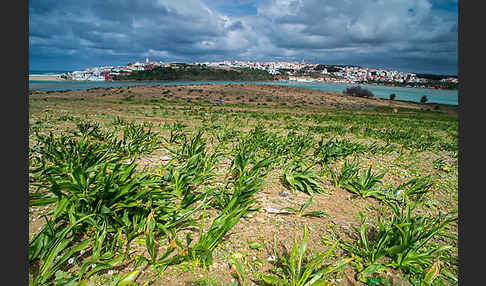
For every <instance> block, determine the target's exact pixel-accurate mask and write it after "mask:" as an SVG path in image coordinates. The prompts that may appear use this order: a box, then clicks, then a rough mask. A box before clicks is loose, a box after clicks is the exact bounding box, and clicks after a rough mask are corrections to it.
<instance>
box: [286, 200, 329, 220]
mask: <svg viewBox="0 0 486 286" xmlns="http://www.w3.org/2000/svg"><path fill="white" fill-rule="evenodd" d="M312 198H313V197H312V196H311V197H310V198H309V199H307V201H305V203H304V204H302V206H301V207H300V208H299V209H298V210H296V209H294V208H291V207H285V208H282V210H283V211H287V212H289V213H291V214H295V215H296V216H298V217H302V216H312V217H323V216H324V215H326V212H324V211H311V212H304V211H305V210H306V209H307V208H308V207H309V206H310V205H311V204H312Z"/></svg>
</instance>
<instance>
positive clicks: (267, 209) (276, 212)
mask: <svg viewBox="0 0 486 286" xmlns="http://www.w3.org/2000/svg"><path fill="white" fill-rule="evenodd" d="M264 210H265V211H266V212H267V213H270V214H278V213H280V210H279V209H276V208H265V209H264Z"/></svg>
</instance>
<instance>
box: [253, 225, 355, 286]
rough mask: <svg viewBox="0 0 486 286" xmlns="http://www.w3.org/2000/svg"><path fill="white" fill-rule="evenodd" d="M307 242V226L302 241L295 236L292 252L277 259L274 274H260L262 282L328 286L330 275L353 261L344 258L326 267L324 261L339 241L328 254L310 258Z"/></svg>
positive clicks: (300, 285)
mask: <svg viewBox="0 0 486 286" xmlns="http://www.w3.org/2000/svg"><path fill="white" fill-rule="evenodd" d="M307 240H308V231H307V225H305V226H304V237H303V239H302V241H301V242H298V241H297V234H295V236H294V244H293V246H292V250H291V252H290V253H286V252H284V253H283V255H280V256H279V257H276V261H275V268H274V269H272V270H271V272H272V274H264V273H260V275H259V276H260V278H261V280H262V281H263V282H265V283H268V284H270V285H289V286H290V285H292V286H304V285H308V286H312V285H327V283H329V282H328V279H329V274H331V273H338V272H340V271H342V270H343V268H344V266H345V265H346V264H347V263H349V262H350V261H351V260H352V258H344V259H341V260H339V261H337V262H335V263H333V264H330V265H325V266H324V265H323V264H324V260H325V259H327V258H328V257H329V256H330V255H331V253H332V252H333V251H334V249H335V248H336V246H337V244H338V241H336V242H335V243H334V244H333V245H332V246H331V247H330V248H329V249H328V250H327V251H326V252H323V253H320V254H318V255H316V256H314V257H308V256H306V255H305V254H306V251H307Z"/></svg>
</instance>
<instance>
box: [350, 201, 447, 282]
mask: <svg viewBox="0 0 486 286" xmlns="http://www.w3.org/2000/svg"><path fill="white" fill-rule="evenodd" d="M418 203H419V202H414V203H409V204H406V205H401V204H399V203H398V202H396V201H392V202H388V201H386V205H387V206H388V207H389V208H390V209H391V210H392V215H391V217H389V218H387V217H385V216H384V215H380V216H379V218H378V228H377V229H373V231H372V232H368V226H367V224H366V222H365V219H364V216H362V217H361V229H360V230H359V231H358V232H359V239H358V240H357V241H356V243H355V244H348V243H345V244H344V245H343V246H342V248H343V249H345V250H346V251H348V252H349V253H352V254H354V255H357V256H358V257H360V259H361V261H358V270H359V271H360V273H359V279H360V280H361V281H363V282H364V281H366V279H367V277H369V276H370V275H371V274H373V273H377V272H381V271H383V270H385V269H386V267H393V268H396V269H401V270H403V271H405V272H406V273H410V274H412V275H413V276H418V277H422V278H423V277H424V275H425V269H426V268H427V267H431V266H432V265H433V261H434V259H436V256H435V255H438V254H440V253H442V252H444V251H446V250H447V249H449V248H450V246H448V245H436V244H433V243H429V242H430V241H431V239H433V238H434V237H436V236H438V235H440V231H441V230H443V229H444V228H445V227H446V226H448V225H449V224H450V223H452V222H453V221H455V220H457V217H455V216H454V214H455V213H456V211H451V212H449V213H446V214H439V216H437V217H435V218H428V217H424V216H420V215H413V214H412V212H413V210H414V209H415V208H416V207H417V205H418ZM383 257H387V258H388V259H389V260H382V259H381V258H383Z"/></svg>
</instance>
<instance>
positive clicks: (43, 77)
mask: <svg viewBox="0 0 486 286" xmlns="http://www.w3.org/2000/svg"><path fill="white" fill-rule="evenodd" d="M29 80H32V81H36V80H42V81H64V79H61V78H60V77H58V76H55V75H29Z"/></svg>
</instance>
